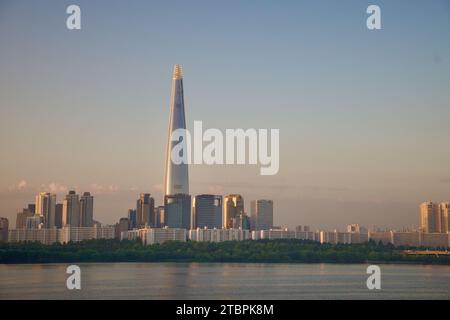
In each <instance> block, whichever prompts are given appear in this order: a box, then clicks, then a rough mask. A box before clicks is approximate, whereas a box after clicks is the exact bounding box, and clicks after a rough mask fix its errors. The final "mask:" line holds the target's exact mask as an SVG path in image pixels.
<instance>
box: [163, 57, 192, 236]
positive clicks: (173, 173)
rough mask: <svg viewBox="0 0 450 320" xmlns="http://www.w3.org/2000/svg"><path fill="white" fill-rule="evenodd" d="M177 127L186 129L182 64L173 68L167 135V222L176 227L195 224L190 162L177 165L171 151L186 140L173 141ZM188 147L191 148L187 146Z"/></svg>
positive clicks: (165, 208) (165, 185) (165, 207)
mask: <svg viewBox="0 0 450 320" xmlns="http://www.w3.org/2000/svg"><path fill="white" fill-rule="evenodd" d="M177 129H186V116H185V111H184V95H183V71H182V68H181V65H178V64H176V65H175V66H174V68H173V76H172V93H171V98H170V116H169V130H168V136H167V150H166V167H165V181H164V193H165V197H164V210H165V216H166V218H167V221H165V224H166V225H167V226H169V227H172V228H186V229H189V228H190V227H191V197H190V196H189V174H188V164H187V163H181V164H176V163H174V162H173V161H172V158H171V152H172V149H173V147H174V146H176V145H177V144H179V143H180V142H183V143H185V141H182V139H183V138H182V137H181V138H180V139H178V140H175V141H172V139H171V135H172V132H174V131H175V130H177ZM184 150H187V148H186V146H185V148H184Z"/></svg>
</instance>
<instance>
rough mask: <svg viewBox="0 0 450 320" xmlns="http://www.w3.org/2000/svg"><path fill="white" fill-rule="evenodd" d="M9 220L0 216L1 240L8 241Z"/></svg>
mask: <svg viewBox="0 0 450 320" xmlns="http://www.w3.org/2000/svg"><path fill="white" fill-rule="evenodd" d="M8 229H9V221H8V219H6V218H2V217H0V242H7V241H8Z"/></svg>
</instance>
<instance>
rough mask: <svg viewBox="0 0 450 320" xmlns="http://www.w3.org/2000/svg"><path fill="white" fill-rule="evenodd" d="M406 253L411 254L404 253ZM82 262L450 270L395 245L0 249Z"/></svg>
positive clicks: (0, 254)
mask: <svg viewBox="0 0 450 320" xmlns="http://www.w3.org/2000/svg"><path fill="white" fill-rule="evenodd" d="M401 249H406V248H401ZM75 262H78V263H82V262H242V263H253V262H255V263H349V264H351V263H400V264H444V265H450V256H449V255H441V256H439V255H413V254H407V253H406V252H404V251H403V250H400V249H398V248H394V247H393V246H391V245H382V244H376V243H373V242H372V243H365V244H347V245H343V244H337V245H334V244H320V243H318V242H314V241H305V240H296V239H283V240H258V241H251V240H250V241H228V242H220V243H209V242H191V241H188V242H175V241H169V242H165V243H163V244H155V245H151V246H143V245H142V244H141V243H140V242H139V241H119V240H89V241H83V242H78V243H68V244H54V245H42V244H40V243H6V244H0V263H2V264H21V263H75Z"/></svg>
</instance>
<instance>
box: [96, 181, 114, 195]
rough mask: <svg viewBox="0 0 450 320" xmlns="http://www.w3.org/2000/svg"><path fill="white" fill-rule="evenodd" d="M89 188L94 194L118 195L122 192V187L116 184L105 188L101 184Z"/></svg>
mask: <svg viewBox="0 0 450 320" xmlns="http://www.w3.org/2000/svg"><path fill="white" fill-rule="evenodd" d="M89 187H90V190H89V191H90V192H92V193H94V194H106V193H116V192H119V191H120V187H119V186H118V185H116V184H110V185H108V186H104V185H101V184H99V183H92V184H91V185H90V186H89Z"/></svg>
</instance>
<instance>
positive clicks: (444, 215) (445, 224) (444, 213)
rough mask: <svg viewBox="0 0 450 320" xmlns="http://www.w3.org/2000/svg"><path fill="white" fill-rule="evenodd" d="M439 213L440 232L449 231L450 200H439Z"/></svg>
mask: <svg viewBox="0 0 450 320" xmlns="http://www.w3.org/2000/svg"><path fill="white" fill-rule="evenodd" d="M439 215H440V218H441V232H442V233H447V232H449V231H450V221H449V215H450V201H446V202H441V203H440V204H439Z"/></svg>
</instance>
